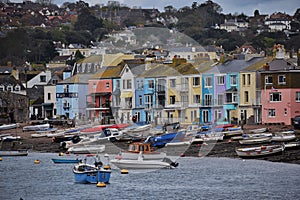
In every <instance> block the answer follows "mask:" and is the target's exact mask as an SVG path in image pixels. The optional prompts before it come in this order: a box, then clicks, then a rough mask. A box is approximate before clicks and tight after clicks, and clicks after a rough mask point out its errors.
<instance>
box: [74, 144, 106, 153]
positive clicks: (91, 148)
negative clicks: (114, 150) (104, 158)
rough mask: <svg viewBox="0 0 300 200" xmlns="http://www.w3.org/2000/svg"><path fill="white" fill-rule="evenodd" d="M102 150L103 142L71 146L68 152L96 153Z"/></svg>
mask: <svg viewBox="0 0 300 200" xmlns="http://www.w3.org/2000/svg"><path fill="white" fill-rule="evenodd" d="M103 151H105V145H104V144H98V145H97V144H95V145H84V146H72V147H70V148H69V149H68V152H69V153H72V154H97V153H101V152H103Z"/></svg>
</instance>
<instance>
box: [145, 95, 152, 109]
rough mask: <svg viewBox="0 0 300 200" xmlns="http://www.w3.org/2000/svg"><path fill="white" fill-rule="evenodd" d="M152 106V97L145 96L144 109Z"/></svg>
mask: <svg viewBox="0 0 300 200" xmlns="http://www.w3.org/2000/svg"><path fill="white" fill-rule="evenodd" d="M152 104H153V97H152V95H145V107H146V108H152Z"/></svg>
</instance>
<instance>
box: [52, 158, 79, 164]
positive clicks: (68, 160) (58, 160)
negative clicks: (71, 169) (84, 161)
mask: <svg viewBox="0 0 300 200" xmlns="http://www.w3.org/2000/svg"><path fill="white" fill-rule="evenodd" d="M52 161H53V162H54V163H56V164H62V163H79V162H81V160H79V159H77V158H76V159H61V158H52Z"/></svg>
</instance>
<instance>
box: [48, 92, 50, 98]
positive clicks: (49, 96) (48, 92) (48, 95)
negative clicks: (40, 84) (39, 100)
mask: <svg viewBox="0 0 300 200" xmlns="http://www.w3.org/2000/svg"><path fill="white" fill-rule="evenodd" d="M48 100H51V93H50V92H48Z"/></svg>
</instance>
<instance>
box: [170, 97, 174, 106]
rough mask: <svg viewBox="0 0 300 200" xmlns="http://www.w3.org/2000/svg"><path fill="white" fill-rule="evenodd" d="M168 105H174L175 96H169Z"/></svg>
mask: <svg viewBox="0 0 300 200" xmlns="http://www.w3.org/2000/svg"><path fill="white" fill-rule="evenodd" d="M170 104H175V95H173V96H170Z"/></svg>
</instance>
